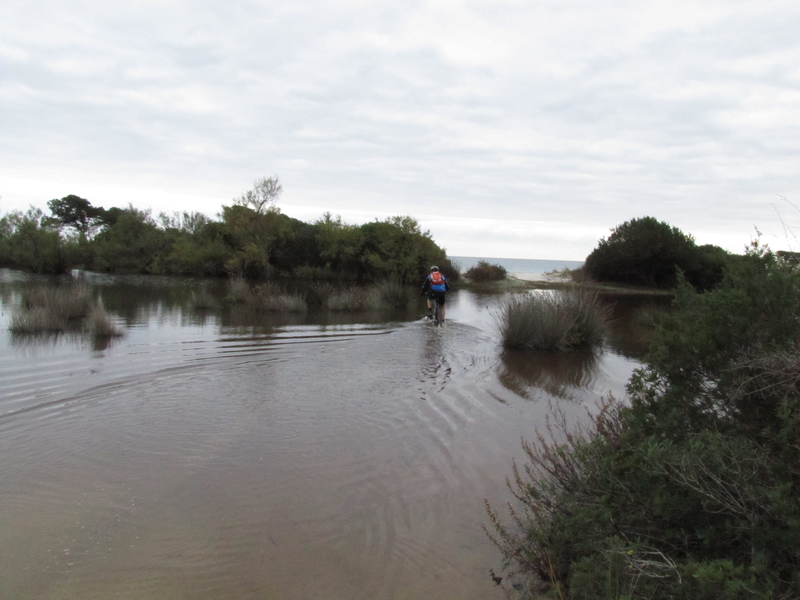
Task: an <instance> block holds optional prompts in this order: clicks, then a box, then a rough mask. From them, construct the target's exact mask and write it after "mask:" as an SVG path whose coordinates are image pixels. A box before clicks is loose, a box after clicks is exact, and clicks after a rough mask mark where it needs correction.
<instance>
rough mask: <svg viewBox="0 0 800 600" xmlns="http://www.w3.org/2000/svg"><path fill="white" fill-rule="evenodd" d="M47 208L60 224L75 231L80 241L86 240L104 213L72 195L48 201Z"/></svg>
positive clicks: (86, 201)
mask: <svg viewBox="0 0 800 600" xmlns="http://www.w3.org/2000/svg"><path fill="white" fill-rule="evenodd" d="M47 206H48V207H49V208H50V212H52V213H53V217H54V218H55V219H56V220H57V221H58V222H59V223H60V224H62V225H66V226H67V227H72V228H73V229H75V231H77V232H78V235H79V236H80V237H81V238H82V239H86V237H87V236H88V235H89V233H90V232H91V230H92V229H93V228H94V227H96V226H97V224H98V220H99V219H100V217H101V216H102V215H103V212H104V211H103V209H102V208H96V207H94V206H92V204H91V203H90V202H89V201H88V200H86V199H85V198H81V197H80V196H76V195H74V194H70V195H69V196H64V197H63V198H61V199H60V200H59V199H53V200H50V201H49V202H48V203H47Z"/></svg>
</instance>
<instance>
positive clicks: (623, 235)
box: [583, 217, 728, 290]
mask: <svg viewBox="0 0 800 600" xmlns="http://www.w3.org/2000/svg"><path fill="white" fill-rule="evenodd" d="M727 259H728V253H727V252H725V251H724V250H723V249H722V248H718V247H716V246H710V245H707V246H701V247H699V248H698V247H697V246H696V245H695V242H694V238H692V236H690V235H688V234H685V233H683V232H682V231H681V230H680V229H678V228H677V227H672V226H670V225H669V224H668V223H665V222H663V221H658V220H656V219H654V218H653V217H642V218H640V219H632V220H630V221H626V222H625V223H623V224H622V225H618V226H617V227H615V228H614V229H612V230H611V235H609V236H608V237H607V238H604V239H601V240H600V242H599V243H598V245H597V248H595V249H594V250H592V252H591V253H590V254H589V256H588V257H587V258H586V262H585V264H584V266H583V270H584V271H585V272H586V274H587V275H589V276H590V277H592V278H593V279H595V280H597V281H609V282H616V283H627V284H637V285H646V286H651V287H657V288H671V287H673V286H674V285H675V284H676V283H677V281H678V279H677V278H678V273H680V272H682V273H684V275H685V277H686V280H687V281H689V282H690V283H691V284H692V285H693V286H694V287H695V288H697V289H701V290H706V289H711V288H712V287H713V286H714V285H716V284H717V283H719V281H720V279H721V277H722V270H723V267H724V265H725V264H726V262H727Z"/></svg>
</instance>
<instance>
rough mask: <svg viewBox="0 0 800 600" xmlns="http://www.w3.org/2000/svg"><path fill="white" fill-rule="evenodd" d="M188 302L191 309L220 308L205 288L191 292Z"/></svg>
mask: <svg viewBox="0 0 800 600" xmlns="http://www.w3.org/2000/svg"><path fill="white" fill-rule="evenodd" d="M190 302H191V305H192V307H193V308H195V309H197V310H214V309H217V308H219V306H220V304H219V301H218V300H217V299H216V298H215V297H214V295H213V294H212V293H211V292H209V291H208V288H207V287H205V286H203V287H201V288H200V289H198V290H197V291H194V292H192V296H191V300H190Z"/></svg>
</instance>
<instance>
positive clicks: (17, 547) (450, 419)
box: [0, 271, 642, 600]
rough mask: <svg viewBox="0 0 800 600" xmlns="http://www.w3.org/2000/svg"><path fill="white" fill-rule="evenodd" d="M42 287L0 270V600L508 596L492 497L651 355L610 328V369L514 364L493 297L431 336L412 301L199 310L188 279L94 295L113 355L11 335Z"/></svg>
mask: <svg viewBox="0 0 800 600" xmlns="http://www.w3.org/2000/svg"><path fill="white" fill-rule="evenodd" d="M33 279H34V278H32V277H30V276H24V275H22V274H19V273H16V272H12V271H0V299H2V303H3V304H2V318H0V598H4V599H5V598H8V599H11V598H13V599H23V598H25V599H27V598H37V599H59V600H63V599H72V598H75V599H78V598H80V599H95V598H96V599H108V598H119V599H142V598H147V599H151V600H152V599H172V598H181V599H183V598H186V599H188V598H191V599H206V598H208V599H212V598H213V599H218V598H227V599H245V598H247V599H250V598H280V599H304V598H315V599H316V598H320V599H321V598H325V599H353V598H356V599H365V600H366V599H384V598H385V599H389V598H391V599H399V598H440V599H449V598H452V599H459V600H465V599H467V600H468V599H487V598H503V597H504V595H503V593H502V591H501V590H500V589H499V588H497V587H495V586H494V584H493V582H492V580H491V578H490V576H489V569H490V568H493V569H495V570H498V571H499V567H500V556H499V554H498V552H497V551H496V549H495V548H494V547H493V546H492V544H491V542H490V541H489V540H488V538H487V537H486V536H485V534H484V533H483V531H482V529H481V524H482V523H484V522H486V521H487V519H486V515H485V511H484V507H483V501H484V498H488V499H489V500H490V502H492V503H493V504H495V505H497V506H501V505H502V504H503V503H505V502H506V501H508V500H510V499H511V496H510V494H509V492H508V491H507V489H506V487H505V479H506V477H507V476H508V475H509V474H510V471H511V461H512V459H517V460H520V459H521V458H522V451H521V448H520V438H521V437H526V438H531V437H532V436H533V431H534V430H535V428H536V427H537V426H541V425H542V424H543V423H544V421H545V419H546V417H547V415H548V414H549V413H550V412H551V411H552V410H553V409H554V408H558V409H560V410H563V411H564V412H565V413H566V414H567V415H570V416H572V417H575V418H581V415H584V414H585V411H586V408H587V407H588V408H589V409H591V408H592V407H593V406H594V404H595V403H596V402H597V401H598V400H599V399H600V398H601V397H603V396H605V395H606V394H608V393H613V394H615V395H617V396H622V395H623V394H624V384H625V382H626V381H627V379H628V378H629V376H630V374H631V372H632V370H633V369H634V368H636V367H637V366H639V364H640V363H639V361H638V356H637V353H640V352H641V350H642V349H641V347H639V346H637V342H636V339H635V333H634V334H631V332H630V331H628V330H627V329H626V328H625V326H624V323H623V321H624V315H623V319H622V320H619V319H618V325H619V326H618V327H617V334H616V335H615V339H614V340H612V343H611V345H609V347H608V348H607V349H606V350H605V351H604V352H602V353H601V354H600V355H599V356H591V355H589V356H586V355H580V354H576V355H546V354H544V355H531V354H527V355H523V354H514V353H508V352H503V351H502V350H501V348H500V346H499V344H498V341H497V336H496V334H495V333H494V330H493V325H492V318H491V312H492V309H493V307H496V305H497V302H498V301H499V298H498V297H497V296H480V295H476V294H473V293H470V292H466V291H460V292H457V293H455V294H453V297H452V299H451V303H450V305H449V311H448V320H449V322H448V323H447V325H446V327H444V328H441V329H436V328H434V327H432V326H430V325H429V324H428V323H425V322H422V321H420V320H419V317H421V316H422V310H423V309H422V307H421V306H419V307H417V308H416V309H415V310H413V311H410V312H407V313H402V314H397V313H393V314H375V313H369V314H367V313H365V314H361V315H331V314H323V315H304V316H288V317H277V316H272V317H270V316H265V315H253V314H252V313H247V312H246V311H245V312H238V313H237V312H236V311H234V312H229V311H216V312H214V311H211V312H209V311H194V310H192V309H191V308H189V303H188V299H189V295H190V293H191V290H192V289H193V288H195V287H197V286H198V285H199V283H198V282H193V281H187V280H176V279H160V278H136V277H128V278H125V277H106V276H103V277H101V276H93V277H89V278H88V282H89V284H90V285H92V286H93V290H94V293H95V294H96V295H98V296H99V297H102V299H103V302H104V304H105V306H106V308H107V309H108V310H110V311H112V312H113V313H114V314H115V315H117V316H118V319H119V322H120V323H121V324H123V326H124V327H125V330H126V335H125V337H124V338H123V339H121V340H118V341H113V342H111V343H109V344H93V343H92V342H91V341H89V340H86V339H83V338H80V337H77V336H60V337H55V338H54V337H33V338H18V337H14V336H11V334H10V333H9V332H8V331H7V327H8V320H9V317H10V310H11V306H13V305H14V304H15V303H16V302H17V301H18V299H19V291H20V289H22V287H23V286H25V285H29V284H30V283H31V281H32V280H33ZM212 285H213V284H212ZM623 305H624V303H623ZM621 306H622V305H621ZM627 310H628V309H627V308H625V307H624V306H623V309H622V312H621V314H622V313H625V311H627Z"/></svg>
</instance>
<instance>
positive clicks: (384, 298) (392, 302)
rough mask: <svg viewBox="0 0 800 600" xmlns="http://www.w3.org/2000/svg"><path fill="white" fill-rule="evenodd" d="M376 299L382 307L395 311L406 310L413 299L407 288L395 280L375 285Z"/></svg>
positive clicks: (409, 289)
mask: <svg viewBox="0 0 800 600" xmlns="http://www.w3.org/2000/svg"><path fill="white" fill-rule="evenodd" d="M375 289H376V290H377V294H378V298H379V300H380V304H381V306H382V307H388V308H392V309H395V310H400V309H403V308H407V307H408V305H409V304H411V300H412V298H413V297H414V295H413V294H412V290H411V288H410V287H409V286H407V285H403V284H402V283H401V282H400V281H399V280H397V279H388V280H386V281H382V282H380V283H377V284H375Z"/></svg>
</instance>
